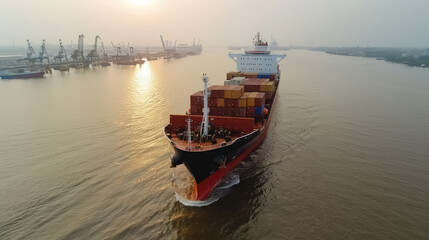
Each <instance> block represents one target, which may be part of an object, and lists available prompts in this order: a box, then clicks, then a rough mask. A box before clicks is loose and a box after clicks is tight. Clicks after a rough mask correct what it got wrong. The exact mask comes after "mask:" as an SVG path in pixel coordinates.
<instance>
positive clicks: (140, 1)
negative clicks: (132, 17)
mask: <svg viewBox="0 0 429 240" xmlns="http://www.w3.org/2000/svg"><path fill="white" fill-rule="evenodd" d="M130 1H131V3H132V4H134V5H137V6H146V5H147V4H149V3H150V2H151V1H152V0H130Z"/></svg>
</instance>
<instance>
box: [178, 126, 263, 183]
mask: <svg viewBox="0 0 429 240" xmlns="http://www.w3.org/2000/svg"><path fill="white" fill-rule="evenodd" d="M260 133H261V131H260V130H257V131H254V132H252V133H250V134H248V135H246V136H243V137H241V138H238V139H236V140H235V141H234V143H233V144H231V145H228V146H225V147H221V148H216V149H213V150H209V151H201V152H195V151H193V152H188V151H183V150H180V149H178V148H176V147H174V151H175V154H176V157H177V158H180V159H183V161H184V164H185V166H186V168H187V169H188V171H189V172H190V173H191V174H192V176H193V177H194V178H195V181H196V182H197V184H199V183H201V182H202V181H204V180H205V179H206V178H208V177H209V176H210V175H212V174H213V173H215V172H216V171H217V170H219V168H221V166H222V163H221V161H222V160H224V161H225V163H224V165H226V164H228V163H229V162H231V161H232V160H234V159H235V158H236V157H237V156H239V155H240V154H242V153H243V152H244V151H245V150H246V149H248V148H249V147H250V146H252V145H253V144H254V143H255V142H256V141H257V140H258V138H259V135H260Z"/></svg>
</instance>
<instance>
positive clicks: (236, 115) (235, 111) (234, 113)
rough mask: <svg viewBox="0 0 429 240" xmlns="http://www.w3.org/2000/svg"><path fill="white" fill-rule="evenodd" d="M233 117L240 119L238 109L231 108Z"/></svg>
mask: <svg viewBox="0 0 429 240" xmlns="http://www.w3.org/2000/svg"><path fill="white" fill-rule="evenodd" d="M231 115H232V116H234V117H239V116H240V109H239V108H238V107H234V108H231Z"/></svg>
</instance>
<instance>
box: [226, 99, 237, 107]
mask: <svg viewBox="0 0 429 240" xmlns="http://www.w3.org/2000/svg"><path fill="white" fill-rule="evenodd" d="M238 102H239V100H238V99H234V98H225V107H230V108H231V107H238Z"/></svg>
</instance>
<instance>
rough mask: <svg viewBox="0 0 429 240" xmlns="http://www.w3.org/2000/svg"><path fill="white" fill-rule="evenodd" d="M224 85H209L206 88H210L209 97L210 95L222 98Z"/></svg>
mask: <svg viewBox="0 0 429 240" xmlns="http://www.w3.org/2000/svg"><path fill="white" fill-rule="evenodd" d="M226 87H227V86H223V85H213V86H210V87H209V88H208V89H209V90H210V97H212V98H224V96H225V90H226Z"/></svg>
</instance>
